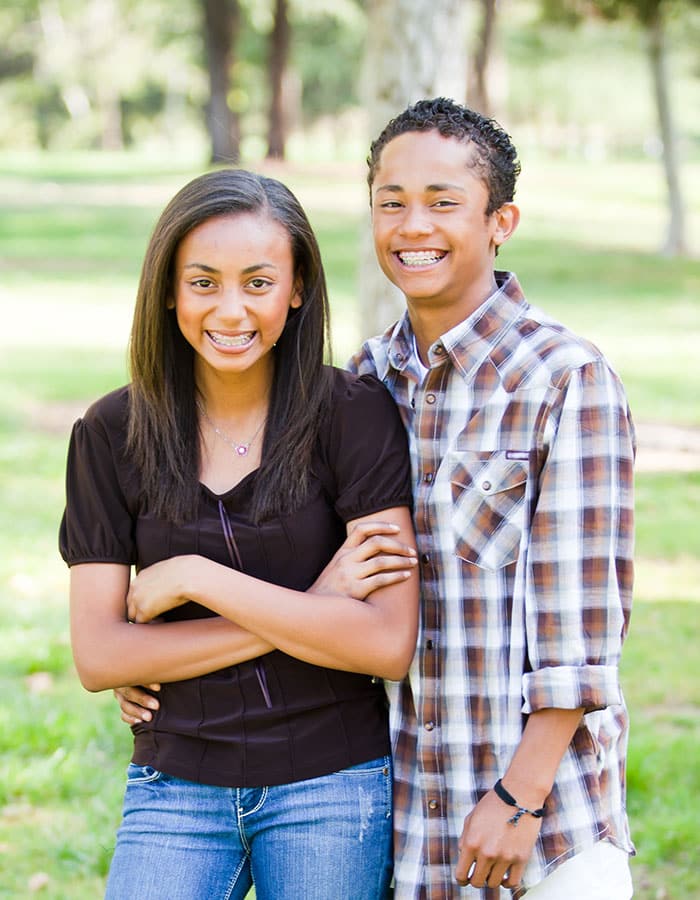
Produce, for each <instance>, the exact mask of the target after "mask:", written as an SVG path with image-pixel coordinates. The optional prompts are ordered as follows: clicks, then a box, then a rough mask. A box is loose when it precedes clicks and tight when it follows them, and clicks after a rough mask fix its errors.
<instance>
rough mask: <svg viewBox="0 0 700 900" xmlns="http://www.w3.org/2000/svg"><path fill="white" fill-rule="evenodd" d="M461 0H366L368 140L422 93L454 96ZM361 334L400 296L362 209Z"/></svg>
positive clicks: (458, 78) (460, 89)
mask: <svg viewBox="0 0 700 900" xmlns="http://www.w3.org/2000/svg"><path fill="white" fill-rule="evenodd" d="M466 6H467V4H466V3H464V2H463V0H371V2H370V3H369V4H368V11H367V17H368V21H367V42H366V49H365V59H364V72H363V86H362V88H363V90H362V92H363V98H364V107H365V109H366V110H367V111H368V117H369V121H368V126H369V132H370V138H371V139H372V140H374V138H376V137H377V136H378V134H379V132H380V131H381V130H382V129H383V128H384V126H385V125H386V124H387V122H388V121H389V119H390V118H392V116H395V115H397V114H398V113H399V112H401V110H403V109H404V108H405V107H406V106H408V105H409V104H410V103H414V102H415V101H416V100H420V99H422V98H429V97H437V96H446V97H453V98H455V99H457V100H460V99H461V98H462V97H463V96H464V85H465V84H466V83H467V54H466V53H465V51H464V48H465V46H466V27H465V25H466V15H465V11H466ZM359 282H360V283H359V288H360V304H359V306H360V314H361V315H360V321H361V337H362V338H365V337H368V336H370V335H372V334H377V333H379V332H381V331H384V330H385V329H386V328H387V327H388V326H389V325H390V324H391V323H392V322H393V321H395V320H396V319H397V318H398V317H399V315H400V314H401V312H402V310H403V308H404V303H403V298H402V296H401V295H400V293H399V291H398V290H396V288H394V287H393V286H392V285H390V284H389V282H388V281H387V279H386V278H385V277H384V275H383V274H382V272H381V270H380V269H379V266H378V264H377V261H376V257H375V254H374V247H373V244H372V238H371V229H370V223H369V215H367V216H366V222H365V226H364V235H363V241H362V250H361V262H360V278H359Z"/></svg>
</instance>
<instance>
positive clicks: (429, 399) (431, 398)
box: [425, 394, 437, 406]
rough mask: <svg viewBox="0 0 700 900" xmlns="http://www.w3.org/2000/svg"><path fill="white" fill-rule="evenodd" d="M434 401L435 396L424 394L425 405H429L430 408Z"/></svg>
mask: <svg viewBox="0 0 700 900" xmlns="http://www.w3.org/2000/svg"><path fill="white" fill-rule="evenodd" d="M436 399H437V398H436V397H435V394H426V395H425V402H426V403H430V404H431V406H432V404H433V403H435V400H436Z"/></svg>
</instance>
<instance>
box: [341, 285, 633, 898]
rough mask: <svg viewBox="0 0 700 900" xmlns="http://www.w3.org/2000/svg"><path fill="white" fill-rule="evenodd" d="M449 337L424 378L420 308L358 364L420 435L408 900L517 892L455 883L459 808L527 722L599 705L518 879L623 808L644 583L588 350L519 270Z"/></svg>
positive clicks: (401, 861)
mask: <svg viewBox="0 0 700 900" xmlns="http://www.w3.org/2000/svg"><path fill="white" fill-rule="evenodd" d="M496 279H497V285H498V288H497V290H496V292H495V293H494V294H493V295H492V296H491V297H490V298H489V299H488V300H487V301H486V302H485V303H484V304H483V305H482V306H481V307H479V309H477V310H476V311H475V312H474V313H473V314H472V315H471V316H470V317H469V318H468V319H467V320H466V321H464V322H462V323H460V324H459V325H458V326H456V327H455V328H453V329H452V330H451V331H449V332H448V333H446V334H444V335H443V336H442V337H441V338H440V339H439V340H438V341H437V342H435V343H434V344H433V345H432V346H431V348H430V351H429V366H430V368H429V371H428V374H427V376H426V377H425V379H424V381H423V382H422V383H419V380H418V372H419V369H418V367H417V364H416V359H415V354H414V351H413V346H414V343H413V335H412V331H411V327H410V323H409V321H408V317H407V315H404V316H403V318H402V319H401V320H400V321H399V322H398V323H397V324H396V326H395V327H393V328H392V329H390V330H389V331H387V332H386V333H385V334H384V335H383V336H380V337H377V338H373V339H371V340H370V341H368V342H367V343H366V344H365V345H364V346H363V348H362V349H361V350H360V352H359V353H358V354H357V355H356V356H355V357H354V358H353V360H352V361H351V363H350V368H351V369H354V370H356V371H359V372H362V373H365V372H370V373H372V374H376V375H377V376H378V377H379V378H381V379H383V381H384V383H385V384H386V385H387V387H388V388H389V390H390V391H391V392H392V394H393V396H394V398H395V400H396V402H397V404H398V406H399V409H400V411H401V415H402V417H403V420H404V424H405V426H406V429H407V431H408V434H409V439H410V444H411V456H412V465H413V476H414V489H415V524H416V533H417V541H418V554H419V564H420V570H421V577H422V601H421V624H420V633H419V638H418V649H417V653H416V655H415V658H414V660H413V664H412V666H411V670H410V672H409V674H408V676H407V677H406V679H405V680H404V681H403V682H401V683H400V684H394V685H392V684H389V685H388V690H389V694H390V700H391V723H392V739H393V750H394V761H395V798H394V803H395V829H396V840H395V847H396V869H395V882H396V894H395V896H396V898H397V900H409V898H411V900H412V898H428V900H438V898H440V900H443V898H444V900H447V898H453V897H454V898H456V897H467V896H468V897H474V898H476V897H481V898H483V900H487V898H488V900H497V898H503V897H510V896H511V892H510V891H508V890H505V889H498V888H497V889H484V890H476V889H474V888H467V889H464V888H460V887H459V886H458V885H457V884H456V882H455V881H454V874H453V873H454V867H455V864H456V862H457V856H458V850H457V841H458V838H459V835H460V834H461V831H462V827H463V822H464V817H465V816H466V815H467V813H469V811H470V810H471V809H472V808H473V806H474V804H475V803H476V802H477V801H478V800H479V799H480V798H481V797H482V796H483V795H484V794H485V793H486V792H487V791H488V790H489V789H490V788H491V787H492V786H493V784H494V783H495V781H496V779H497V778H499V777H500V776H501V775H502V774H503V773H504V772H505V770H506V768H507V766H508V764H509V762H510V760H511V757H512V755H513V752H514V751H515V749H516V747H517V745H518V743H519V741H520V738H521V735H522V730H523V726H524V721H525V719H524V716H526V715H527V714H528V713H530V712H534V711H536V710H539V709H543V708H552V707H555V708H564V709H573V708H577V707H584V708H585V710H586V714H585V715H584V717H583V720H582V724H581V726H580V727H579V729H578V731H577V732H576V734H575V736H574V738H573V740H572V742H571V744H570V746H569V748H568V750H567V751H566V753H565V755H564V758H563V760H562V762H561V765H560V767H559V769H558V772H557V776H556V780H555V783H554V788H553V790H552V792H551V794H550V796H549V797H548V799H547V802H546V807H547V814H546V816H545V818H544V819H543V820H542V829H541V834H540V837H539V839H538V842H537V844H536V845H535V850H534V852H533V855H532V857H531V859H530V862H529V864H528V866H527V869H526V872H525V878H524V880H523V884H524V885H525V886H526V887H527V886H533V885H534V884H536V883H537V882H539V881H540V880H542V879H543V878H544V877H545V876H546V875H547V874H548V873H549V872H551V871H552V870H553V868H554V867H555V866H556V865H558V864H559V863H561V862H563V861H565V860H566V859H568V858H570V857H571V856H573V855H574V854H575V853H577V852H579V851H581V850H583V849H585V848H586V847H590V846H591V845H592V844H593V843H594V842H595V841H597V840H599V839H601V838H607V839H609V840H611V841H612V842H613V843H614V844H616V845H617V846H618V847H621V848H622V849H624V850H626V851H627V852H630V853H632V852H634V848H633V846H632V844H631V841H630V837H629V831H628V826H627V819H626V814H625V773H624V769H625V755H626V746H627V733H628V720H627V712H626V709H625V705H624V700H623V697H622V693H621V690H620V686H619V681H618V662H619V658H620V651H621V646H622V642H623V639H624V636H625V633H626V631H627V626H628V621H629V613H630V606H631V592H632V553H633V512H632V500H633V498H632V493H633V483H632V482H633V459H634V433H633V426H632V422H631V419H630V415H629V410H628V407H627V402H626V399H625V395H624V391H623V388H622V386H621V384H620V381H619V379H618V378H617V376H616V375H615V373H614V372H613V371H612V370H611V368H610V367H609V365H608V364H607V363H606V361H605V360H604V359H603V357H602V356H601V354H600V352H599V351H598V350H597V349H596V348H595V347H594V346H592V345H591V344H589V343H587V342H586V341H584V340H582V339H580V338H578V337H577V336H576V335H574V334H572V333H571V332H569V331H567V330H566V329H565V328H564V327H563V326H561V325H559V324H558V323H556V322H554V321H553V320H551V319H549V318H548V317H547V316H545V315H544V314H542V313H541V312H540V311H539V310H536V309H535V308H533V307H531V306H530V305H529V304H528V303H527V302H526V301H525V298H524V296H523V294H522V291H521V289H520V285H519V284H518V281H517V279H516V277H515V276H514V275H513V274H510V273H505V272H504V273H501V272H497V273H496Z"/></svg>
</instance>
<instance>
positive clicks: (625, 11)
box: [543, 0, 700, 256]
mask: <svg viewBox="0 0 700 900" xmlns="http://www.w3.org/2000/svg"><path fill="white" fill-rule="evenodd" d="M683 4H685V5H695V6H697V5H700V0H677V2H674V0H587V3H582V2H581V0H565V2H564V4H563V8H564V9H565V10H566V11H567V14H568V15H569V17H570V20H571V21H573V22H576V21H578V20H579V19H580V18H581V17H582V16H583V15H585V14H586V11H587V10H588V8H592V9H593V11H595V12H598V13H600V14H602V15H603V16H604V17H605V18H607V19H611V20H612V19H618V18H620V17H622V16H624V15H631V16H633V17H634V18H635V19H636V20H637V22H638V23H639V24H640V25H641V27H642V28H643V30H644V32H645V34H646V40H647V53H648V57H649V64H650V70H651V78H652V84H653V91H654V105H655V107H656V114H657V118H658V123H659V135H660V138H661V146H662V158H663V166H664V175H665V179H666V188H667V193H668V208H669V221H668V228H667V232H666V238H665V240H664V243H663V245H662V252H663V253H664V254H666V255H669V256H675V255H679V254H684V253H686V252H687V249H688V248H687V243H686V235H685V209H684V203H683V193H682V190H681V182H680V166H679V161H678V145H677V138H676V130H675V125H674V120H673V113H672V109H671V98H670V91H669V79H668V61H667V52H666V37H665V32H666V28H665V26H666V17H667V15H668V14H669V11H670V10H671V8H672V7H673V6H677V7H679V8H680V7H681V6H682V5H683ZM543 9H544V12H545V15H548V14H549V15H550V16H552V15H554V16H557V17H560V16H561V9H562V7H561V6H559V4H557V3H554V2H553V0H543Z"/></svg>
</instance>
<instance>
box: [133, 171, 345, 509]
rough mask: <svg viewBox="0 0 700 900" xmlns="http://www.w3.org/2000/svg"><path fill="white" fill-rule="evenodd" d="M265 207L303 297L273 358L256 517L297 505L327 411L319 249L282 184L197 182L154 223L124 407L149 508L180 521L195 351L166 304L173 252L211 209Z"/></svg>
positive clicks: (192, 438) (231, 179) (195, 449)
mask: <svg viewBox="0 0 700 900" xmlns="http://www.w3.org/2000/svg"><path fill="white" fill-rule="evenodd" d="M250 212H262V213H264V214H266V215H269V216H270V218H272V219H274V220H275V221H276V222H279V223H280V224H281V225H283V226H284V227H285V228H286V230H287V232H288V234H289V237H290V241H291V246H292V258H293V262H294V276H295V278H296V279H298V280H299V281H300V282H301V283H302V285H303V287H302V304H301V306H300V307H299V308H298V309H290V311H289V315H288V318H287V323H286V325H285V327H284V331H283V332H282V335H281V336H280V338H279V339H278V341H277V346H276V347H275V349H274V350H273V351H272V352H273V353H274V354H275V373H274V379H273V384H272V392H271V395H270V408H269V412H268V418H267V424H266V427H265V436H264V439H263V450H262V462H261V465H260V469H259V472H258V476H257V478H256V481H255V490H254V496H253V518H254V520H255V521H261V520H262V519H265V518H268V517H270V516H273V515H284V514H286V513H289V512H292V511H293V510H294V509H296V508H297V507H298V506H299V505H300V504H301V503H302V502H303V500H304V498H305V496H306V493H307V489H308V480H309V469H310V464H311V453H312V450H313V447H314V443H315V441H316V438H317V435H318V429H319V427H320V424H321V422H322V420H323V418H324V413H325V412H326V410H327V406H328V402H329V396H330V375H329V371H328V369H327V368H325V367H324V365H323V363H324V350H325V347H326V346H330V342H329V340H328V339H329V325H328V293H327V288H326V279H325V274H324V271H323V264H322V262H321V254H320V251H319V248H318V243H317V241H316V237H315V235H314V233H313V230H312V229H311V225H310V224H309V221H308V219H307V217H306V214H305V213H304V210H303V209H302V207H301V205H300V203H299V201H298V200H297V199H296V197H295V196H294V194H292V192H291V191H290V190H289V189H288V188H286V187H285V186H284V185H283V184H282V183H281V182H279V181H277V180H275V179H273V178H266V177H264V176H261V175H256V174H253V173H252V172H247V171H245V170H243V169H222V170H219V171H216V172H210V173H208V174H206V175H202V176H200V177H199V178H195V179H194V181H191V182H190V183H189V184H187V185H185V187H184V188H182V190H180V191H179V192H178V193H177V194H176V195H175V197H174V198H173V199H172V200H171V201H170V203H169V204H168V205H167V206H166V208H165V210H164V211H163V213H162V215H161V217H160V219H159V220H158V222H157V224H156V226H155V229H154V231H153V235H152V237H151V240H150V242H149V245H148V248H147V250H146V256H145V259H144V263H143V268H142V270H141V280H140V282H139V288H138V294H137V299H136V308H135V311H134V321H133V326H132V331H131V344H130V368H131V379H132V381H131V403H130V410H129V432H128V444H127V446H128V451H129V452H130V453H131V454H132V457H133V460H134V462H135V463H136V465H137V467H138V469H139V472H140V476H141V480H142V486H143V487H142V492H143V495H144V498H145V499H146V501H147V503H148V507H149V509H150V510H151V511H152V512H153V514H154V515H156V516H159V517H162V518H165V519H168V520H170V521H173V522H182V521H185V520H187V519H191V518H193V517H194V516H195V515H196V512H197V507H198V502H199V472H200V462H201V460H200V435H199V425H198V417H197V408H196V402H195V397H196V388H195V383H194V351H193V349H192V347H191V346H190V345H189V344H188V343H187V341H186V340H185V339H184V338H183V336H182V334H181V333H180V329H179V327H178V324H177V319H176V315H175V310H174V309H168V300H169V299H170V298H172V297H173V296H174V271H173V269H174V259H175V253H176V251H177V247H178V245H179V243H180V241H181V240H182V239H183V238H184V237H185V235H186V234H187V233H188V232H190V231H191V230H192V229H193V228H195V227H196V226H197V225H199V224H201V223H202V222H204V221H206V220H207V219H211V218H212V217H214V216H227V215H236V214H239V213H250Z"/></svg>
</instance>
